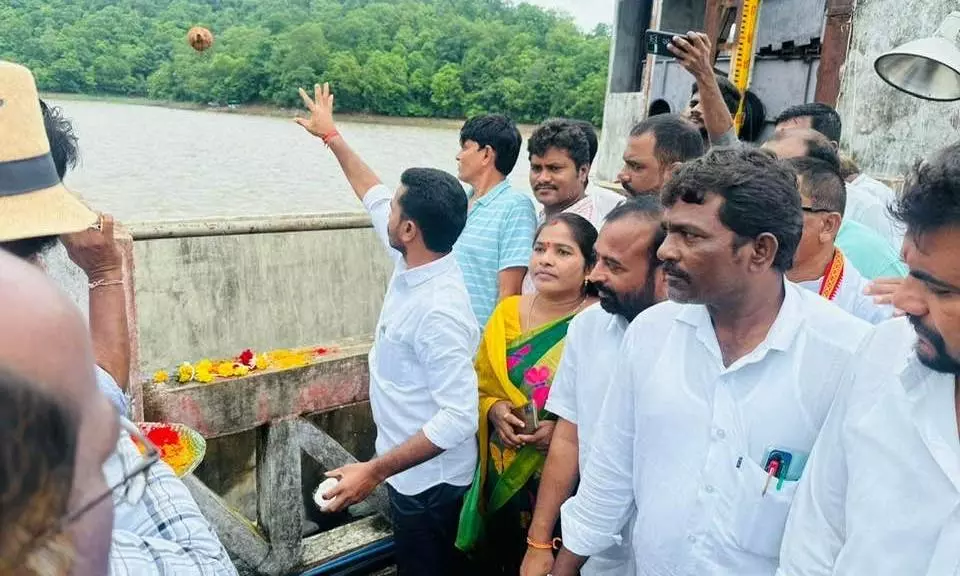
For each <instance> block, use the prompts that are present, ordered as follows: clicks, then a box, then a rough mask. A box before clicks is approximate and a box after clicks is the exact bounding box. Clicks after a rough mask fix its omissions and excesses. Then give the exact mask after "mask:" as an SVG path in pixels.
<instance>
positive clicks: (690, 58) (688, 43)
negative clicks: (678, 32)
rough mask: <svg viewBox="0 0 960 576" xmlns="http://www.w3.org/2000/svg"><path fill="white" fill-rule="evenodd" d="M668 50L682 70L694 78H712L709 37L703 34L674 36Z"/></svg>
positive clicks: (694, 33) (711, 53)
mask: <svg viewBox="0 0 960 576" xmlns="http://www.w3.org/2000/svg"><path fill="white" fill-rule="evenodd" d="M667 50H669V51H670V52H671V53H672V54H673V55H674V56H676V57H677V61H678V62H679V63H680V65H681V66H683V67H684V69H685V70H686V71H687V72H689V73H690V74H692V75H693V76H694V78H698V79H701V80H702V79H705V78H712V77H713V50H712V48H711V46H710V37H709V36H707V35H706V34H704V33H703V32H687V34H686V35H684V36H674V37H673V40H672V41H671V42H670V44H668V45H667Z"/></svg>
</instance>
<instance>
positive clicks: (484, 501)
mask: <svg viewBox="0 0 960 576" xmlns="http://www.w3.org/2000/svg"><path fill="white" fill-rule="evenodd" d="M519 303H520V297H518V296H517V297H513V298H508V299H506V300H504V301H503V302H501V303H500V305H499V306H498V307H497V309H496V310H495V311H494V313H493V316H491V317H490V320H489V322H488V324H487V327H486V330H485V331H484V336H483V341H482V342H481V344H480V350H479V352H478V354H477V361H476V368H477V376H478V380H479V386H480V423H479V424H480V426H479V428H480V429H479V433H478V437H479V442H480V445H479V452H480V461H479V465H478V467H477V471H476V474H475V476H474V482H473V485H472V486H471V488H470V491H469V492H468V493H467V496H466V498H465V503H464V509H463V512H462V513H461V516H460V528H459V532H458V535H457V547H458V548H460V549H461V550H464V551H468V552H469V551H475V550H476V549H477V547H478V544H480V543H481V542H482V541H484V540H488V538H486V535H491V536H492V535H494V534H495V535H496V536H497V538H496V539H497V540H500V539H501V537H510V538H511V539H516V534H515V533H517V534H520V536H519V541H518V542H516V545H517V546H519V550H520V557H519V559H517V560H516V562H517V566H516V567H517V568H518V569H519V561H520V560H521V559H522V557H523V556H522V552H523V550H525V549H526V542H525V537H524V536H523V535H525V534H526V530H527V528H528V527H529V524H530V520H531V518H532V514H533V510H534V503H535V498H536V489H537V485H538V480H539V475H540V472H541V471H542V469H543V463H544V460H545V458H546V457H545V456H544V454H542V453H540V452H539V451H538V450H537V449H536V447H534V446H524V447H522V448H520V449H519V450H513V449H511V448H507V447H505V446H504V445H503V444H502V443H501V441H500V438H499V436H497V434H496V431H495V430H491V429H490V423H489V420H488V419H487V417H488V415H489V413H490V409H491V408H492V407H493V405H494V404H496V403H497V402H500V401H504V400H505V401H508V402H510V403H511V404H512V406H513V407H514V408H521V407H523V406H525V405H526V404H528V403H530V402H532V403H533V404H534V405H535V406H536V408H537V410H538V414H539V417H540V420H541V421H543V420H547V419H551V418H552V416H551V415H549V414H548V413H546V411H544V409H543V407H544V405H545V404H546V401H547V397H548V395H549V391H550V385H551V384H552V382H553V376H554V374H555V373H556V370H557V366H558V365H559V363H560V356H561V355H562V353H563V345H564V342H565V339H566V335H567V329H568V328H569V325H570V320H572V319H573V315H572V314H571V315H569V316H566V317H564V318H561V319H559V320H556V321H553V322H549V323H547V324H545V325H542V326H539V327H537V328H536V329H534V330H531V331H528V332H526V333H523V332H521V328H520V310H519ZM487 524H496V526H495V527H494V526H487ZM491 539H492V538H491ZM487 544H489V542H488V543H487ZM484 548H486V546H484ZM493 552H494V553H495V554H498V555H499V554H501V553H502V552H504V551H502V550H494V551H493ZM485 556H486V554H485ZM506 556H512V554H509V553H508V554H506ZM505 560H506V559H505ZM508 563H509V562H508Z"/></svg>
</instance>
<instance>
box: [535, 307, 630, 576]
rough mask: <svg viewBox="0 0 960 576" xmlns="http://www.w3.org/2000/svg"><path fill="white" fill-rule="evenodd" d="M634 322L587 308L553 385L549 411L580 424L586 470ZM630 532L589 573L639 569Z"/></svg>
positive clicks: (618, 575) (573, 328) (605, 575)
mask: <svg viewBox="0 0 960 576" xmlns="http://www.w3.org/2000/svg"><path fill="white" fill-rule="evenodd" d="M627 326H629V323H628V322H627V320H626V318H623V317H621V316H614V315H613V314H609V313H607V312H606V311H604V309H603V308H601V307H600V304H594V305H593V306H591V307H589V308H587V309H586V310H584V311H583V312H581V313H580V314H577V316H576V318H574V319H573V321H572V322H571V323H570V328H569V329H568V330H567V339H566V343H565V344H564V349H563V357H562V358H561V359H560V366H559V367H558V368H557V374H556V376H554V379H553V385H552V386H551V387H550V397H549V398H548V399H547V406H546V409H547V411H548V412H552V413H554V414H556V415H557V416H559V417H561V418H563V419H564V420H566V421H568V422H571V423H573V424H576V425H577V440H578V443H579V450H580V451H579V466H580V471H581V472H582V471H583V470H586V468H587V462H588V460H589V456H590V450H591V448H592V447H593V441H594V438H595V436H596V433H597V430H598V429H599V428H600V426H602V422H601V421H600V409H601V408H602V407H603V399H604V397H606V395H607V389H608V388H609V387H610V386H611V385H613V382H612V379H613V375H614V368H615V367H616V365H617V363H618V362H619V354H620V344H621V342H622V341H623V335H624V333H625V332H626V331H627ZM632 556H633V554H632V551H631V548H630V538H629V535H626V534H625V535H624V542H623V544H622V545H620V546H614V547H612V548H609V549H607V550H604V551H603V552H601V553H599V554H597V555H595V556H593V557H592V558H590V560H588V561H587V563H586V564H585V565H584V567H583V569H582V570H581V571H580V573H581V574H583V575H584V576H623V575H624V574H630V573H632V572H633V566H632Z"/></svg>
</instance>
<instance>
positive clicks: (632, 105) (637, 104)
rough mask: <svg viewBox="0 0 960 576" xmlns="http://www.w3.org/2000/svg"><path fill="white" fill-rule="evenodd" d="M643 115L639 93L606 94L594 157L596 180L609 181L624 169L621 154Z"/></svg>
mask: <svg viewBox="0 0 960 576" xmlns="http://www.w3.org/2000/svg"><path fill="white" fill-rule="evenodd" d="M645 116H646V98H644V96H643V93H642V92H622V93H618V94H615V93H608V94H607V103H606V105H605V106H604V111H603V132H602V133H601V134H600V150H599V153H598V158H597V172H596V175H597V179H599V180H602V181H607V182H612V181H614V180H616V179H617V174H618V173H619V172H620V168H621V167H623V151H624V150H625V149H626V147H627V138H629V136H630V130H632V129H633V127H634V125H636V123H637V122H639V121H640V120H642V119H643V118H644V117H645Z"/></svg>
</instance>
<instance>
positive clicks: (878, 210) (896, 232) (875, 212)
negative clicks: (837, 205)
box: [843, 183, 903, 252]
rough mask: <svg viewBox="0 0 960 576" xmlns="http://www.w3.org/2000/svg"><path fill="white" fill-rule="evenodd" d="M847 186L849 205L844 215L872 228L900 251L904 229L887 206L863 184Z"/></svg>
mask: <svg viewBox="0 0 960 576" xmlns="http://www.w3.org/2000/svg"><path fill="white" fill-rule="evenodd" d="M846 188H847V206H846V209H845V210H844V211H843V217H844V218H849V219H850V220H855V221H857V222H859V223H861V224H863V225H864V226H866V227H867V228H871V229H872V230H873V231H874V232H876V233H877V234H879V235H881V236H883V238H884V239H885V240H886V241H887V242H889V243H890V245H891V246H893V247H894V248H896V250H897V251H898V252H899V251H900V246H901V245H902V244H903V231H902V230H900V229H899V228H898V227H897V224H896V223H895V222H894V221H893V220H892V219H891V218H890V212H889V210H887V206H886V205H885V204H883V203H881V202H880V200H877V198H876V196H874V195H873V194H872V193H871V192H869V191H867V190H864V189H863V186H862V185H859V184H855V183H848V184H847V185H846Z"/></svg>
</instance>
